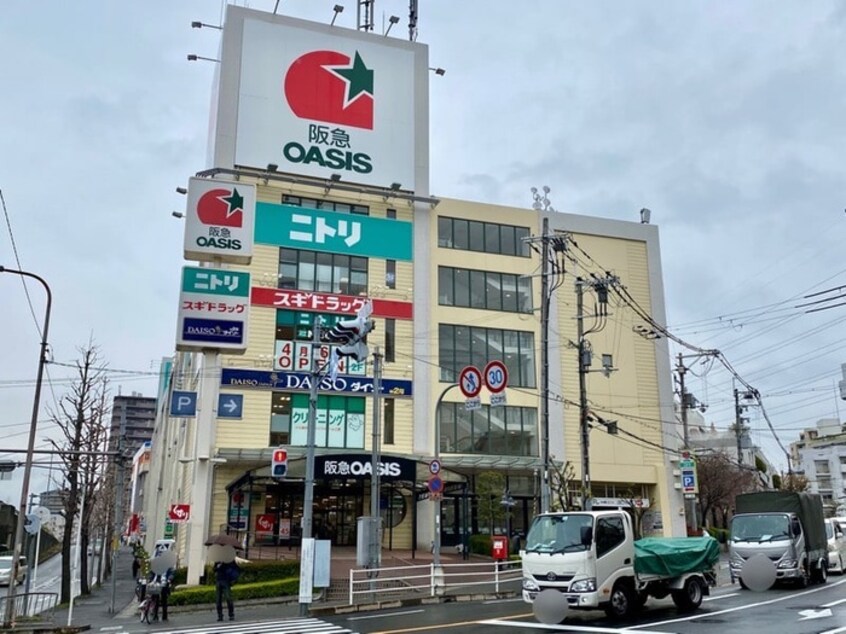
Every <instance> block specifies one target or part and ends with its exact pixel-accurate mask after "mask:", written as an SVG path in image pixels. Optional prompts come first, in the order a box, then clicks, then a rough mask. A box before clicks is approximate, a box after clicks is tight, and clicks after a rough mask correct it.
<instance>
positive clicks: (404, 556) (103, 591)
mask: <svg viewBox="0 0 846 634" xmlns="http://www.w3.org/2000/svg"><path fill="white" fill-rule="evenodd" d="M441 560H442V563H460V562H462V561H464V560H462V558H461V556H459V555H457V554H455V553H450V552H444V553H442V555H441ZM488 560H489V559H488V558H484V557H477V556H473V557H472V558H471V559H470V560H469V561H471V562H472V561H477V562H478V561H488ZM431 562H432V555H431V553H428V552H421V551H417V552H416V553H415V557H414V559H412V558H411V552H410V551H408V552H405V551H387V550H386V551H383V552H382V565H383V566H385V567H388V566H403V565H409V564H414V565H427V564H430V563H431ZM351 568H357V566H356V564H355V552H354V549H344V548H338V549H337V550H336V551H335V552H333V556H332V579H333V580H342V579H349V570H350V569H351ZM131 569H132V550H131V549H130V548H129V547H122V548H121V549H120V551H119V552H118V556H117V568H116V580H115V601H114V605H115V612H114V614H113V613H111V611H110V608H111V600H112V583H111V580H107V581H106V583H105V584H104V585H103V586H101V587H98V588H95V589H94V590H93V591H92V593H91V594H90V595H89V596H87V597H85V598H83V599H80V600H77V601H75V602H74V607H73V618H72V621H71V626H72V627H74V628H81V629H90V630H91V631H92V632H99V631H100V630H101V629H104V628H108V629H121V628H123V627H125V626H131V625H134V624H136V623H137V622H138V610H137V601H136V599H135V580H134V579H133V578H132V573H131ZM730 584H731V581H730V578H729V572H728V555H727V554H726V553H721V556H720V561H719V563H718V571H717V587H720V586H727V585H730ZM477 594H479V593H472V592H468V594H467V596H466V597H465V596H462V597H458V596H452V597H440V598H435V599H434V601H437V602H440V601H442V600H459V601H461V600H471V599H473V598H477V597H476V595H477ZM479 598H480V597H479ZM429 600H431V599H429ZM418 601H420V600H419V599H418ZM405 602H406V601H405V600H390V599H388V598H387V597H386V601H385V605H381V604H376V605H378V606H379V607H385V608H386V607H398V606H399V605H400V604H403V603H405ZM421 602H428V600H427V599H426V598H423V599H422V601H421ZM342 605H345V602H331V603H327V602H322V603H320V602H316V603H313V604H312V605H311V614H312V615H315V616H317V615H320V614H329V613H335V612H336V610H338V609H339V608H341V611H343V607H342ZM376 605H374V604H371V605H370V606H368V607H370V609H373V608H374V607H376ZM299 610H300V606H299V605H298V603H297V597H290V598H287V599H281V600H279V601H277V602H274V603H268V602H267V600H255V601H236V602H235V620H236V622H238V621H241V622H247V621H258V620H266V619H278V618H284V617H293V616H298V615H299ZM68 612H69V609H68V606H63V607H60V608H56V610H55V613H54V617H53V623H54V624H55V626H56V627H65V626H66V625H67V624H68ZM168 617H169V618H168V621H167V622H165V623H161V622H160V623H157V624H155V625H153V626H149V627H150V630H151V631H155V630H157V629H173V628H184V627H196V626H202V625H211V624H213V623H216V621H217V612H216V609H215V606H214V605H202V606H186V607H181V608H177V607H173V608H171V609H170V610H168Z"/></svg>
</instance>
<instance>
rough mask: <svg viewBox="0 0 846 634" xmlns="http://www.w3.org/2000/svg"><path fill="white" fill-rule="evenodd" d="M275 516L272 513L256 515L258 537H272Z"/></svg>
mask: <svg viewBox="0 0 846 634" xmlns="http://www.w3.org/2000/svg"><path fill="white" fill-rule="evenodd" d="M274 521H275V517H274V515H273V514H271V513H266V514H264V515H256V537H270V536H271V535H273V524H274Z"/></svg>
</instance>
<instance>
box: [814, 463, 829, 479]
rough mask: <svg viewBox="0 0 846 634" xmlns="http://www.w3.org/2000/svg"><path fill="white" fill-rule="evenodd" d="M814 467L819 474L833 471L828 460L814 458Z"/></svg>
mask: <svg viewBox="0 0 846 634" xmlns="http://www.w3.org/2000/svg"><path fill="white" fill-rule="evenodd" d="M814 469H815V470H816V472H817V475H819V474H822V473H825V474H829V473H831V471H830V469H829V468H828V460H814Z"/></svg>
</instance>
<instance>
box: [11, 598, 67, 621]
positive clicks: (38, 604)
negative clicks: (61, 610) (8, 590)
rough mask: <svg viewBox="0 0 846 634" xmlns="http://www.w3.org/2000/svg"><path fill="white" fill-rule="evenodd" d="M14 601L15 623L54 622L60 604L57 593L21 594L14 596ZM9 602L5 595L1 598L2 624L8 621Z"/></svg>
mask: <svg viewBox="0 0 846 634" xmlns="http://www.w3.org/2000/svg"><path fill="white" fill-rule="evenodd" d="M12 601H13V602H14V614H15V622H17V623H21V622H22V621H37V622H52V621H53V612H54V611H55V609H56V605H58V603H59V595H58V593H56V592H30V593H28V594H27V593H21V594H15V595H13V596H12ZM7 602H8V600H7V598H6V595H5V593H4V594H3V595H2V596H0V622H2V621H5V620H6V605H7Z"/></svg>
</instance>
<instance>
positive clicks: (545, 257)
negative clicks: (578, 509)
mask: <svg viewBox="0 0 846 634" xmlns="http://www.w3.org/2000/svg"><path fill="white" fill-rule="evenodd" d="M541 240H542V241H543V244H542V247H541V267H542V268H541V402H540V406H541V454H542V456H541V458H542V460H543V474H542V475H541V507H540V508H541V513H548V512H549V505H550V497H551V492H550V481H549V466H550V465H549V300H550V297H549V219H548V218H544V219H543V235H542V236H541Z"/></svg>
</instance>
